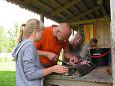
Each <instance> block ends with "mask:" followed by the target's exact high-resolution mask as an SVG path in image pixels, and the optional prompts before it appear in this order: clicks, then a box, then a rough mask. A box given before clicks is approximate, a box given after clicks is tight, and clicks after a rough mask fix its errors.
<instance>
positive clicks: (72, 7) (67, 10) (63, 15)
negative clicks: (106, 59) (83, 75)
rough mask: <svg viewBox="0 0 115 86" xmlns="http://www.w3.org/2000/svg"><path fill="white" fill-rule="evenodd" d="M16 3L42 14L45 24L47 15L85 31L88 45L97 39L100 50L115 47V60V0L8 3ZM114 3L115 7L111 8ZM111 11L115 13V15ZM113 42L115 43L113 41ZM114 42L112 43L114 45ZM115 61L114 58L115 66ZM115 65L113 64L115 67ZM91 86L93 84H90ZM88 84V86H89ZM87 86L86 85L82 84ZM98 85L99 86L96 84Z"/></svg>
mask: <svg viewBox="0 0 115 86" xmlns="http://www.w3.org/2000/svg"><path fill="white" fill-rule="evenodd" d="M6 1H8V2H11V3H13V4H16V5H19V6H20V7H21V8H24V9H27V10H29V11H32V12H34V13H37V14H40V15H41V20H42V21H44V16H45V17H47V18H49V19H51V20H54V21H56V22H58V23H61V22H68V23H69V24H70V25H71V27H72V29H73V30H78V29H80V26H82V29H83V31H84V34H85V43H88V41H89V40H90V39H91V38H93V37H96V38H97V40H98V47H99V48H100V47H101V48H112V57H115V55H114V53H115V49H114V48H115V46H114V44H115V43H114V41H115V38H114V36H115V34H114V31H115V30H114V28H110V23H111V21H112V24H113V25H112V27H115V26H114V21H115V18H114V17H112V16H115V9H114V7H115V6H114V3H115V0H111V1H110V0H6ZM110 2H111V8H110ZM110 11H111V12H112V13H113V14H111V13H110ZM111 39H112V40H111ZM111 42H112V43H111ZM114 61H115V59H114V58H112V62H113V64H114ZM113 64H112V65H113ZM112 69H113V81H112V82H113V86H115V84H114V83H115V77H114V73H115V66H114V65H113V66H112ZM88 85H89V84H88ZM88 85H87V86H88ZM72 86H74V85H72ZM82 86H86V85H82ZM95 86H97V85H95ZM99 86H112V84H110V83H109V84H106V85H105V84H103V85H102V83H101V84H100V85H99Z"/></svg>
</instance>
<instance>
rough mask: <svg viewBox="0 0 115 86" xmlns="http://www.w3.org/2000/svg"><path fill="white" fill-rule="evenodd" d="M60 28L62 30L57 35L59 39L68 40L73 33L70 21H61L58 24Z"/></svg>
mask: <svg viewBox="0 0 115 86" xmlns="http://www.w3.org/2000/svg"><path fill="white" fill-rule="evenodd" d="M58 30H59V31H60V35H59V36H58V37H57V38H58V39H59V40H61V41H62V40H67V39H68V38H69V36H70V35H71V28H70V26H69V24H68V23H61V24H60V25H59V26H58Z"/></svg>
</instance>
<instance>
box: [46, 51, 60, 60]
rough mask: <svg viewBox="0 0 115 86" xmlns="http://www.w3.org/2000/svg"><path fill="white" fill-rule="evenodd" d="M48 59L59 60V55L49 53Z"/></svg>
mask: <svg viewBox="0 0 115 86" xmlns="http://www.w3.org/2000/svg"><path fill="white" fill-rule="evenodd" d="M47 57H48V58H49V59H50V60H52V61H56V60H57V59H58V55H57V54H55V53H53V52H48V54H47Z"/></svg>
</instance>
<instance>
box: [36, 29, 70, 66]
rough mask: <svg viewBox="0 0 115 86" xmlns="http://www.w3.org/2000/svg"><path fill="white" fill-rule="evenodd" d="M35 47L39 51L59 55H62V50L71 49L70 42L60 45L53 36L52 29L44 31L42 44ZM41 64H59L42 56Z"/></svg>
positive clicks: (37, 43) (38, 43)
mask: <svg viewBox="0 0 115 86" xmlns="http://www.w3.org/2000/svg"><path fill="white" fill-rule="evenodd" d="M35 46H36V48H37V49H39V50H43V51H50V52H54V53H56V54H57V55H59V54H60V51H61V49H62V48H64V49H66V48H69V41H67V42H63V43H60V42H59V41H58V40H57V38H56V37H55V36H54V35H53V29H52V27H47V28H45V30H44V31H43V38H42V40H41V41H40V42H35ZM40 62H41V63H42V64H48V65H54V64H56V63H57V62H52V61H51V60H49V58H48V57H45V56H41V57H40Z"/></svg>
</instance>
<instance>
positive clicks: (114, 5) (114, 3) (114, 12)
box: [110, 0, 115, 86]
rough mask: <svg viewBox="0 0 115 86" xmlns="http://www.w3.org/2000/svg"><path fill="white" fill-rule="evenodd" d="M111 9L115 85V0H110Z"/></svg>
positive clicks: (114, 84) (114, 79) (114, 80)
mask: <svg viewBox="0 0 115 86" xmlns="http://www.w3.org/2000/svg"><path fill="white" fill-rule="evenodd" d="M110 10H111V48H112V49H111V51H112V53H111V54H112V76H113V86H115V0H110Z"/></svg>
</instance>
